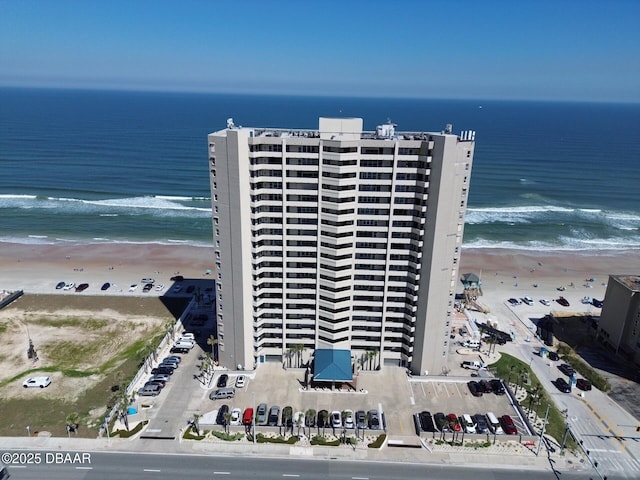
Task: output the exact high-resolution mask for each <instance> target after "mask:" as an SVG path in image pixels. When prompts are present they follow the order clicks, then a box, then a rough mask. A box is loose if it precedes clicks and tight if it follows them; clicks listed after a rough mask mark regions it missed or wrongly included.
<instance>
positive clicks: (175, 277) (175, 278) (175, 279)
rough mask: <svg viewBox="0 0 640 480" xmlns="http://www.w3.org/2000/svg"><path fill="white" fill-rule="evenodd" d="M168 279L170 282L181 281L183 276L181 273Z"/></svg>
mask: <svg viewBox="0 0 640 480" xmlns="http://www.w3.org/2000/svg"><path fill="white" fill-rule="evenodd" d="M169 280H171V281H172V282H182V281H183V280H184V277H183V276H182V275H175V276H173V277H171V278H170V279H169Z"/></svg>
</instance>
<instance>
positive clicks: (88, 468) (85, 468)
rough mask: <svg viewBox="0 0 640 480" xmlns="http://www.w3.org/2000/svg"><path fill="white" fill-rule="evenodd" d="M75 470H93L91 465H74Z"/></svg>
mask: <svg viewBox="0 0 640 480" xmlns="http://www.w3.org/2000/svg"><path fill="white" fill-rule="evenodd" d="M76 470H93V467H76Z"/></svg>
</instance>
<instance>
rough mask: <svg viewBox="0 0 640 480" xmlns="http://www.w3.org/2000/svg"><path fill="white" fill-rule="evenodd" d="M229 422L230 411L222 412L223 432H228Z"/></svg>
mask: <svg viewBox="0 0 640 480" xmlns="http://www.w3.org/2000/svg"><path fill="white" fill-rule="evenodd" d="M230 423H231V412H227V413H225V414H224V432H225V433H229V424H230Z"/></svg>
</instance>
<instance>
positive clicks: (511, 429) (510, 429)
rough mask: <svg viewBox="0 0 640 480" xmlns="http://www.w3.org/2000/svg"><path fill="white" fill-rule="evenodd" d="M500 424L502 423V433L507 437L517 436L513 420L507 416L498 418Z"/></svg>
mask: <svg viewBox="0 0 640 480" xmlns="http://www.w3.org/2000/svg"><path fill="white" fill-rule="evenodd" d="M500 423H502V429H503V430H504V433H506V434H507V435H517V434H518V429H517V428H516V426H515V424H514V423H513V420H512V419H511V417H510V416H509V415H503V416H502V417H500Z"/></svg>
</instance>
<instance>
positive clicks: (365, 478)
mask: <svg viewBox="0 0 640 480" xmlns="http://www.w3.org/2000/svg"><path fill="white" fill-rule="evenodd" d="M351 480H369V477H351Z"/></svg>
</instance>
